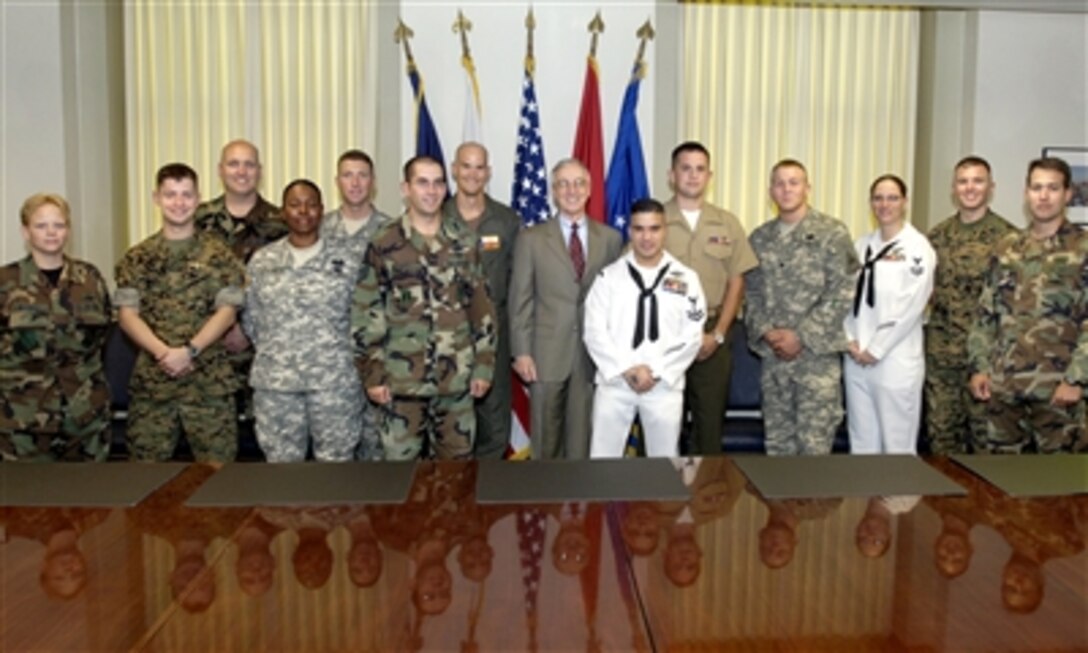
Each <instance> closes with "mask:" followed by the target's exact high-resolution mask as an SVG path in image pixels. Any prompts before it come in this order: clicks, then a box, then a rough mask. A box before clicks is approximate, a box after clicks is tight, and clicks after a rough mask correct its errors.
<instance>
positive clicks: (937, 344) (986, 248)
mask: <svg viewBox="0 0 1088 653" xmlns="http://www.w3.org/2000/svg"><path fill="white" fill-rule="evenodd" d="M993 187H994V182H993V179H992V177H991V176H990V164H989V163H987V162H986V160H985V159H982V158H979V157H975V156H969V157H965V158H964V159H962V160H961V161H960V162H959V163H957V164H956V168H955V173H954V178H953V182H952V193H953V196H954V197H955V200H956V205H957V206H958V208H959V210H958V212H957V213H956V215H953V216H952V217H950V218H948V219H947V220H944V221H943V222H941V223H940V224H938V225H937V226H936V227H934V228H933V229H932V230H931V231H930V232H929V242H930V244H931V245H933V249H934V250H936V252H937V271H936V276H935V278H934V284H933V295H932V297H931V298H930V301H929V317H928V320H927V321H926V326H925V336H926V337H925V347H926V381H925V408H926V410H925V413H926V439H927V440H928V442H929V450H930V451H931V452H932V453H935V454H942V455H947V454H953V453H968V452H969V451H973V450H976V449H980V448H985V432H986V420H985V411H984V408H985V405H984V404H981V403H979V402H976V401H975V400H974V398H972V397H971V393H970V392H968V391H967V379H968V378H969V377H970V373H969V372H968V370H967V332H968V331H970V330H971V325H972V324H974V321H975V317H976V314H977V310H978V296H979V293H980V292H982V285H983V281H984V279H985V276H986V268H987V266H988V265H989V262H990V250H991V249H992V248H993V246H994V244H995V243H996V242H997V241H998V240H1000V239H1001V237H1002V236H1004V235H1006V234H1008V233H1011V232H1012V231H1015V228H1014V227H1013V226H1012V225H1011V224H1009V223H1008V222H1006V221H1005V219H1004V218H1002V217H1001V216H999V215H997V214H996V213H994V212H993V211H991V210H990V206H989V202H990V196H991V194H992V192H993Z"/></svg>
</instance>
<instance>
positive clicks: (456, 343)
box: [351, 215, 495, 460]
mask: <svg viewBox="0 0 1088 653" xmlns="http://www.w3.org/2000/svg"><path fill="white" fill-rule="evenodd" d="M351 328H352V334H353V336H354V338H355V360H356V365H357V367H358V368H359V372H360V374H361V375H362V379H363V386H364V387H366V388H371V387H376V386H388V387H389V388H390V389H391V391H392V394H393V401H392V403H390V404H387V405H385V406H383V407H382V413H383V417H382V427H381V431H382V444H383V447H384V449H385V456H386V458H387V459H389V460H410V459H414V458H417V457H418V456H419V455H420V453H421V450H422V447H423V444H424V440H425V435H424V434H426V441H427V443H428V445H429V447H430V451H429V455H430V456H434V457H438V458H469V457H470V456H471V455H472V442H473V438H474V436H475V432H476V416H475V414H474V412H473V398H472V395H471V394H470V392H469V390H470V382H471V380H473V379H481V380H485V381H488V382H490V381H491V378H492V373H493V370H494V366H495V311H494V308H493V306H492V304H491V300H490V299H489V298H488V294H487V283H486V281H485V279H484V274H483V270H482V268H481V266H480V259H479V255H478V254H477V251H476V247H475V241H474V235H473V234H472V233H471V232H470V231H468V230H467V229H466V227H465V226H464V225H463V224H461V223H458V222H456V221H453V220H442V224H441V227H440V228H439V230H438V233H437V234H436V235H435V237H434V238H432V239H428V238H426V237H424V236H423V235H422V234H420V233H418V232H416V231H415V230H414V229H413V228H412V226H411V222H410V218H409V217H408V215H404V216H403V217H401V218H400V219H399V220H394V221H393V222H392V223H390V224H388V225H386V226H385V227H383V228H382V230H381V231H379V232H378V233H377V234H376V235H375V236H374V239H373V240H372V241H371V243H370V248H369V249H368V250H367V255H366V261H365V265H364V269H363V275H362V278H361V279H360V281H359V284H358V285H357V286H356V289H355V296H354V300H353V305H352V317H351Z"/></svg>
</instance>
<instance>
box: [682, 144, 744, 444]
mask: <svg viewBox="0 0 1088 653" xmlns="http://www.w3.org/2000/svg"><path fill="white" fill-rule="evenodd" d="M712 175H713V172H712V171H711V169H710V153H709V152H708V151H707V149H706V148H705V147H704V146H703V145H702V144H701V143H696V142H693V141H689V142H686V143H681V144H680V145H677V146H676V147H675V148H674V149H673V151H672V168H670V169H669V184H670V185H671V186H672V188H673V192H674V193H675V195H674V196H673V198H672V199H671V200H669V201H668V202H666V203H665V220H666V232H665V249H666V250H667V251H668V252H669V254H671V255H673V256H675V257H676V259H677V260H679V261H680V262H681V263H683V264H684V265H686V266H688V267H689V268H691V269H693V270H695V272H696V274H698V275H699V283H700V284H701V285H702V286H703V295H704V296H705V297H706V304H707V316H706V323H705V325H704V330H705V333H704V334H703V342H702V346H701V347H700V348H699V353H698V354H697V355H696V357H695V363H693V364H692V366H691V367H690V368H688V372H687V384H686V385H685V386H684V403H685V404H686V406H687V409H688V410H690V411H691V431H692V432H691V436H690V439H691V450H690V451H689V452H688V453H691V454H700V455H710V454H718V453H721V452H722V422H723V421H724V419H725V407H726V405H727V404H728V402H729V379H730V376H731V375H732V373H733V359H732V356H731V354H730V344H729V330H730V328H731V327H732V326H733V320H734V319H735V318H736V316H737V311H738V310H739V309H740V303H741V301H742V300H743V299H744V273H745V272H748V271H749V270H751V269H752V268H754V267H755V266H756V263H757V262H756V257H755V254H753V253H752V247H751V245H750V244H749V242H748V237H747V236H746V235H745V233H744V227H742V226H741V224H740V220H738V219H737V217H736V216H735V215H733V214H732V213H730V212H728V211H726V210H724V209H721V208H718V207H717V206H714V205H713V204H711V203H709V202H707V201H706V192H707V188H708V187H709V186H710V178H711V176H712Z"/></svg>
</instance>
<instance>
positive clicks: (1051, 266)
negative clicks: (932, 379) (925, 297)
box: [967, 222, 1088, 453]
mask: <svg viewBox="0 0 1088 653" xmlns="http://www.w3.org/2000/svg"><path fill="white" fill-rule="evenodd" d="M979 308H980V310H979V314H978V319H977V321H976V323H975V325H974V327H973V328H972V329H971V332H970V335H969V336H968V339H967V351H968V358H969V363H970V372H971V373H972V374H976V373H984V374H988V375H990V379H991V386H992V388H991V393H992V396H991V399H990V401H988V402H987V404H986V417H987V430H986V447H987V449H988V450H989V451H991V452H998V453H1020V452H1022V451H1025V450H1031V449H1036V450H1038V451H1040V452H1044V453H1051V452H1056V451H1084V450H1088V431H1086V429H1085V423H1084V418H1085V409H1084V401H1083V400H1081V401H1080V402H1078V403H1077V404H1076V405H1075V406H1072V407H1069V408H1062V407H1056V406H1051V405H1050V398H1051V396H1052V395H1053V393H1054V389H1055V388H1056V387H1057V386H1058V383H1059V382H1061V381H1062V380H1064V381H1066V382H1067V383H1072V384H1076V385H1079V386H1081V387H1082V388H1083V387H1084V386H1085V384H1088V234H1085V233H1084V232H1083V231H1081V229H1080V228H1079V227H1078V226H1076V225H1074V224H1072V223H1069V222H1063V223H1062V225H1061V227H1060V228H1059V229H1058V231H1057V233H1055V234H1054V235H1053V236H1051V237H1050V238H1047V239H1045V240H1042V241H1040V240H1036V239H1035V238H1034V237H1032V235H1031V232H1030V227H1029V228H1028V229H1025V230H1024V231H1021V232H1017V233H1012V234H1009V235H1007V236H1006V237H1004V238H1003V239H1001V241H1000V242H998V244H997V245H996V246H995V247H994V250H993V253H992V255H991V259H990V268H989V271H988V273H987V275H986V285H985V287H984V289H983V291H982V294H981V295H980V296H979Z"/></svg>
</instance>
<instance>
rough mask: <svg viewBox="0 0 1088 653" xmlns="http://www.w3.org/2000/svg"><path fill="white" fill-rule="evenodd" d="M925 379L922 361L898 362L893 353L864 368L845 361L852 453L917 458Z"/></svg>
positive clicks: (847, 413) (919, 358)
mask: <svg viewBox="0 0 1088 653" xmlns="http://www.w3.org/2000/svg"><path fill="white" fill-rule="evenodd" d="M924 379H925V360H924V359H922V358H921V357H920V356H910V357H896V356H895V352H894V351H893V352H892V353H890V354H889V355H888V356H886V357H885V358H884V359H883V360H881V361H880V362H879V363H877V364H876V365H872V366H868V367H865V366H862V365H858V364H857V363H855V362H854V361H853V359H851V358H850V357H848V356H846V357H844V361H843V380H844V382H845V385H846V427H847V431H848V432H849V434H850V453H861V454H878V453H886V454H916V453H917V444H918V426H919V424H920V423H921V419H922V382H923V381H924Z"/></svg>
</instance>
